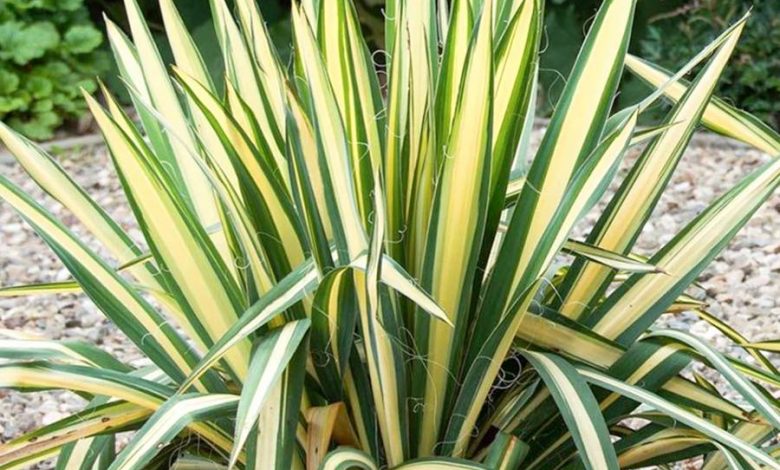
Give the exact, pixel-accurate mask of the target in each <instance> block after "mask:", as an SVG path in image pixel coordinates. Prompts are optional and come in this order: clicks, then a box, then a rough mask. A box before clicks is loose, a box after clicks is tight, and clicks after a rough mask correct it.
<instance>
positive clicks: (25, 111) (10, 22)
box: [0, 0, 109, 139]
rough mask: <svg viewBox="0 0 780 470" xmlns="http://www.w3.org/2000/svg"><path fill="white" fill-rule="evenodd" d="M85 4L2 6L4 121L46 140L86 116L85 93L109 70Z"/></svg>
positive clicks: (19, 2) (0, 108) (70, 0)
mask: <svg viewBox="0 0 780 470" xmlns="http://www.w3.org/2000/svg"><path fill="white" fill-rule="evenodd" d="M102 42H103V35H102V34H101V32H100V31H99V30H98V29H97V28H95V27H94V26H93V23H92V20H91V19H90V17H89V14H88V12H87V9H86V8H85V6H84V4H83V0H2V1H0V120H3V121H4V122H6V123H7V124H9V125H10V126H11V127H13V128H15V129H17V130H19V131H20V132H22V133H23V134H25V135H27V136H28V137H31V138H33V139H47V138H50V137H51V136H52V135H53V131H54V130H55V129H56V128H57V127H59V126H60V125H61V124H62V123H63V121H64V120H66V119H72V118H78V117H80V116H81V115H83V114H84V112H85V111H86V108H85V104H84V100H83V99H82V98H81V93H80V89H81V88H82V87H83V88H84V89H86V90H87V91H93V90H94V89H95V88H96V83H95V80H94V77H95V76H96V75H98V74H100V73H102V72H103V71H105V70H106V69H107V67H108V62H109V59H108V55H107V54H106V53H105V51H103V50H100V45H101V44H102Z"/></svg>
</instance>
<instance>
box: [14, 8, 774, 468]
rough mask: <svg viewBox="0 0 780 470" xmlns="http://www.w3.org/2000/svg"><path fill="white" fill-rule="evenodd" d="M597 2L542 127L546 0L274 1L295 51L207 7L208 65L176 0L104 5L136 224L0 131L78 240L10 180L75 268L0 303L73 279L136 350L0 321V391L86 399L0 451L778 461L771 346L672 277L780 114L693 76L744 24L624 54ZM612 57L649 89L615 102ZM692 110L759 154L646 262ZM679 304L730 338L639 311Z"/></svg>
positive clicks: (20, 459)
mask: <svg viewBox="0 0 780 470" xmlns="http://www.w3.org/2000/svg"><path fill="white" fill-rule="evenodd" d="M600 3H601V6H600V8H599V10H598V12H597V13H596V15H595V16H594V19H593V21H592V22H591V23H590V25H589V30H588V32H587V34H586V36H585V38H584V42H583V45H582V48H581V51H580V54H579V56H578V58H577V60H576V63H575V64H574V67H573V69H572V71H571V73H570V75H569V78H568V80H567V81H566V86H565V88H564V91H563V94H562V97H561V99H560V101H559V102H558V103H557V106H556V108H555V112H554V113H553V116H552V118H551V120H550V122H549V125H548V126H547V128H546V130H544V131H543V132H544V134H543V136H542V139H541V143H540V145H539V146H538V148H532V146H531V145H530V142H531V141H532V138H531V137H532V133H533V132H535V131H534V111H535V95H536V93H537V83H538V71H539V55H540V52H541V50H542V49H543V48H544V41H543V40H542V38H543V36H544V30H543V25H544V24H545V23H544V12H545V7H544V2H543V0H451V1H446V0H387V1H386V2H385V10H384V12H385V26H386V31H385V41H384V43H385V47H386V50H385V51H372V50H370V49H369V45H368V44H369V41H367V40H366V38H365V37H364V32H363V30H362V28H361V20H360V17H359V16H360V14H361V11H363V7H362V6H361V5H356V4H355V3H353V2H352V1H347V0H343V1H342V0H294V1H293V2H292V6H291V13H290V15H291V25H292V36H293V38H292V39H293V50H294V53H293V57H292V59H291V61H290V63H289V64H287V63H282V62H281V61H280V58H279V57H280V56H279V54H278V53H277V51H276V46H275V45H274V42H273V41H272V38H271V35H270V33H269V30H268V28H267V26H266V23H265V20H264V18H263V15H262V2H255V1H254V0H236V1H231V2H227V1H225V0H210V1H209V5H210V8H211V12H212V17H213V20H214V28H215V31H216V33H217V40H218V46H219V48H220V50H221V56H222V59H223V60H224V71H225V80H224V89H221V88H218V87H217V86H216V84H217V83H222V82H223V80H219V79H217V78H220V77H212V76H210V74H209V71H208V68H207V67H206V66H205V63H206V62H207V61H206V60H205V59H210V58H206V57H202V55H201V54H202V53H203V52H205V51H206V50H212V49H211V48H205V47H203V46H204V45H202V44H198V43H197V41H195V40H194V37H196V36H193V35H192V34H191V33H190V31H188V30H187V27H186V23H185V22H184V20H183V19H182V15H181V14H180V12H179V11H178V10H177V5H178V4H181V2H174V1H173V0H160V11H161V13H162V20H163V24H164V27H165V33H166V34H165V37H164V38H158V37H157V36H156V35H153V34H152V32H151V31H152V30H151V29H150V26H149V25H148V24H147V22H146V20H145V19H144V18H143V16H142V13H141V12H142V10H141V8H140V7H139V5H138V3H137V2H136V0H125V6H126V9H127V17H128V26H129V31H128V32H129V35H128V34H126V33H125V32H123V31H122V30H121V29H120V28H119V27H118V26H117V25H114V24H112V23H110V22H109V23H108V24H107V32H108V38H109V41H110V43H111V48H112V50H113V52H114V56H115V58H116V62H117V65H118V70H119V71H120V73H121V79H122V81H123V82H124V83H125V85H126V86H127V89H128V91H129V94H130V97H131V104H132V107H133V108H134V112H128V111H127V110H126V109H124V108H123V107H122V105H121V104H120V103H119V102H118V101H117V100H116V99H115V98H114V97H113V95H112V94H111V93H110V92H109V91H108V90H107V89H105V88H103V90H102V91H103V98H102V101H99V100H98V99H96V98H93V97H87V101H88V104H89V107H90V109H91V110H92V113H93V114H94V116H95V121H96V123H97V125H98V127H99V128H100V131H101V133H102V134H103V136H104V138H105V141H106V148H107V151H108V152H109V154H110V156H111V161H112V163H113V166H114V169H115V171H116V173H117V175H118V177H119V180H120V182H121V184H122V188H123V191H124V193H125V195H126V196H127V200H128V202H129V205H130V208H131V210H132V213H133V215H134V216H135V219H136V222H137V224H138V226H139V228H140V233H141V235H142V240H140V241H139V242H138V243H136V242H134V241H132V240H131V238H130V237H129V236H128V235H127V234H126V233H125V231H124V229H123V228H122V227H121V226H120V225H119V224H117V223H116V222H115V221H114V220H112V219H111V217H110V216H109V215H108V214H107V212H106V211H105V210H104V209H102V208H101V207H100V206H99V205H98V204H97V203H96V202H95V201H94V200H93V199H92V198H91V196H90V195H89V194H88V193H87V192H86V191H85V190H84V189H83V188H81V187H80V186H79V185H78V184H77V182H75V181H74V180H73V179H72V178H70V177H69V176H68V175H67V174H66V172H65V171H64V170H63V169H62V167H60V166H59V165H58V163H57V162H56V160H54V159H53V158H52V157H50V156H49V155H47V154H46V153H45V152H43V151H42V150H41V149H39V148H38V147H37V146H36V145H35V144H33V143H31V142H29V141H28V140H26V139H24V138H22V137H20V136H19V135H17V134H16V133H14V132H13V131H11V130H10V129H9V128H8V127H6V126H5V125H2V124H0V141H2V142H3V143H4V144H5V146H6V147H7V148H8V149H9V150H10V152H11V153H12V154H14V155H15V156H16V159H17V161H18V164H19V165H20V166H21V167H22V168H23V169H24V170H25V171H26V172H27V173H28V174H29V176H30V178H31V179H32V180H33V181H34V182H35V183H37V184H38V185H39V186H40V187H41V189H43V190H44V192H45V193H47V195H48V196H51V198H53V199H54V200H55V201H57V202H59V203H60V204H61V205H62V206H63V207H64V209H66V210H67V212H69V213H70V214H72V216H73V217H74V218H75V219H76V220H77V221H78V222H79V223H80V224H81V225H83V227H85V228H86V231H87V235H88V236H89V237H91V238H90V239H89V240H82V239H80V238H79V237H77V236H76V235H75V233H74V231H72V230H70V229H69V228H68V227H67V226H66V225H65V224H64V223H63V222H62V221H60V220H57V219H56V218H55V217H54V215H53V214H52V212H50V211H48V210H47V209H46V205H45V204H44V202H43V201H37V200H34V199H33V198H32V197H31V196H29V195H27V194H25V192H24V191H23V190H22V189H21V186H20V185H19V184H18V182H12V181H10V180H8V179H7V178H4V177H0V198H2V200H4V201H5V202H6V203H7V205H8V206H9V207H10V208H12V209H13V210H15V211H16V212H17V213H19V215H20V216H21V217H22V218H23V219H24V220H25V221H27V222H28V223H29V224H30V225H31V227H32V229H33V230H35V231H36V232H37V233H38V235H39V236H40V237H41V238H42V239H43V241H44V242H46V244H47V245H48V246H49V247H50V248H51V249H52V250H53V251H54V253H55V254H56V255H57V256H58V257H59V258H60V260H61V261H62V263H63V264H64V266H65V267H66V268H67V269H68V271H69V272H70V274H71V278H70V279H68V280H64V281H57V282H45V283H33V284H23V285H19V284H13V280H11V282H12V284H11V285H8V286H2V287H0V297H2V296H18V295H36V294H49V295H52V294H54V295H56V294H64V293H74V292H83V293H84V294H86V295H87V296H88V297H89V298H90V299H91V300H92V301H93V302H94V303H95V305H96V306H97V307H98V308H99V309H100V310H101V311H103V313H104V314H105V315H106V316H107V317H108V318H109V319H110V320H111V321H113V322H114V324H115V325H116V326H117V327H118V328H119V329H120V330H121V331H122V333H123V334H124V335H126V336H127V338H128V339H129V340H130V341H132V342H133V343H134V344H135V345H136V346H137V347H138V349H139V350H140V351H141V352H142V353H143V354H144V355H145V358H146V359H147V360H145V361H144V362H143V365H141V366H138V365H137V364H135V363H133V364H126V363H124V362H121V361H120V360H118V359H117V358H115V357H113V356H112V355H110V354H109V353H108V352H105V351H103V350H102V349H100V348H98V347H97V346H94V345H91V344H88V343H84V342H79V341H63V340H53V339H46V338H39V337H32V336H30V335H27V334H24V333H22V332H11V331H8V330H2V331H0V387H2V388H9V389H15V390H20V391H31V390H49V389H65V390H71V391H73V392H76V393H78V394H79V395H81V396H82V397H85V398H87V399H89V404H88V405H87V407H86V409H85V410H83V411H81V412H79V413H77V414H75V415H73V416H70V417H68V418H65V419H62V420H60V421H58V422H55V423H52V424H49V425H47V426H44V427H42V428H41V429H38V430H35V431H32V432H30V433H27V434H25V435H23V436H20V437H18V438H16V439H14V440H12V441H9V442H7V443H4V444H0V469H5V468H22V467H25V466H30V465H32V464H34V463H36V462H38V461H41V460H43V459H47V458H52V457H56V458H58V468H59V469H63V470H65V469H87V468H89V469H105V468H112V469H118V468H121V469H125V468H126V469H136V468H176V469H229V468H241V469H258V470H264V469H278V470H288V469H290V468H294V469H304V468H305V469H311V470H314V469H317V468H322V469H344V470H346V469H356V468H357V469H367V470H375V469H379V468H395V469H410V470H411V469H423V470H428V469H451V468H463V469H502V470H504V469H506V470H510V469H531V470H535V469H544V470H547V469H563V468H567V469H569V468H591V469H597V470H602V469H612V468H636V467H640V466H650V465H655V466H659V467H664V466H666V467H669V466H671V465H673V464H674V463H675V462H679V461H681V460H685V459H689V458H694V457H703V458H704V463H703V468H705V469H707V470H720V469H725V468H780V464H779V463H778V460H777V459H778V455H780V450H778V449H777V448H776V447H772V446H771V443H772V442H774V441H775V440H776V438H777V437H778V432H779V431H780V412H779V411H778V406H777V401H776V399H775V398H774V397H773V396H772V395H771V393H770V388H769V387H770V386H771V387H777V386H780V374H778V369H777V367H776V366H775V365H774V364H773V362H772V361H771V360H770V357H769V356H768V354H770V353H776V352H779V351H780V345H779V344H780V342H778V341H762V342H756V341H754V338H746V337H745V336H743V335H742V334H740V332H738V331H736V330H735V329H733V328H732V327H730V326H729V325H728V324H727V323H726V322H725V321H724V320H722V319H719V318H717V317H715V316H713V315H712V314H710V313H708V311H707V305H706V301H704V300H700V299H699V298H697V297H695V295H694V293H693V292H688V291H687V289H688V288H689V287H690V286H692V285H694V284H695V283H696V279H697V276H698V275H699V274H700V273H701V272H702V270H703V269H704V268H705V267H706V265H707V264H708V263H709V262H710V261H711V260H712V259H713V258H714V257H715V256H717V254H718V252H719V251H720V250H722V249H723V248H724V247H725V246H726V245H727V244H728V243H729V241H730V240H731V239H732V238H733V237H734V236H735V234H736V233H737V232H738V231H739V230H740V228H741V227H742V226H744V225H745V224H746V223H747V221H748V219H749V217H750V215H751V214H753V213H754V212H755V211H756V210H757V209H758V208H759V207H760V206H761V204H762V203H763V202H764V201H766V199H767V198H769V197H770V196H771V195H772V194H773V192H774V191H775V189H776V188H777V186H778V184H780V159H778V158H777V156H778V155H777V154H778V153H780V135H778V134H777V133H776V132H774V131H773V130H771V129H770V128H768V127H767V126H765V125H764V124H762V123H760V122H758V121H757V120H756V119H754V118H752V117H751V116H750V115H748V114H747V113H745V112H744V111H741V110H739V109H737V108H734V107H732V106H731V105H729V104H727V103H725V102H724V101H722V100H720V99H718V98H717V97H715V96H713V91H714V90H715V89H716V86H717V83H718V79H719V77H720V76H721V74H722V72H723V70H724V69H725V68H726V67H728V66H730V65H729V59H730V57H731V55H732V52H733V50H734V48H735V46H736V44H737V42H738V40H739V36H740V33H741V31H742V30H743V29H744V28H745V27H749V26H747V25H746V18H745V19H742V20H740V21H738V22H736V23H734V24H733V25H730V26H729V27H727V28H726V29H725V30H724V31H722V32H721V34H720V36H718V37H717V38H716V39H715V40H714V41H713V42H712V43H710V44H709V45H708V46H707V47H705V48H704V49H703V50H702V51H701V52H700V53H699V54H697V55H696V56H695V57H692V58H691V60H690V61H689V63H688V64H686V65H685V66H684V67H683V68H682V69H680V70H679V71H674V72H667V71H665V70H663V69H662V68H660V67H657V66H655V65H653V64H650V63H648V62H645V61H644V60H642V59H640V58H637V57H634V56H631V55H629V54H627V50H628V45H629V44H630V41H631V31H632V24H633V18H634V11H635V8H636V3H637V2H636V1H635V0H604V1H603V2H600ZM158 41H164V42H167V44H159V43H158ZM158 48H163V49H170V51H171V52H172V57H173V59H174V62H175V63H174V64H166V63H164V62H163V59H162V57H163V55H161V54H160V52H159V50H158ZM382 53H383V54H384V60H376V59H377V57H378V55H379V54H382ZM209 62H210V60H209ZM377 62H381V63H382V64H378V63H377ZM624 68H626V69H627V70H629V71H630V72H632V73H633V74H635V75H637V76H639V77H640V78H641V79H643V80H644V81H645V82H646V83H647V84H648V85H649V86H650V91H649V93H648V96H647V97H646V98H645V99H643V100H642V101H640V102H639V103H637V104H636V105H633V106H629V107H627V108H625V109H616V108H615V105H614V104H615V97H616V95H617V93H618V92H619V87H620V81H621V77H622V74H623V71H624ZM692 71H696V75H695V76H694V78H693V79H692V80H691V81H686V79H684V78H683V77H685V76H687V75H688V74H689V73H690V72H692ZM660 97H666V98H668V99H670V100H671V101H673V102H674V106H673V109H672V110H671V111H670V113H669V115H668V116H666V117H665V118H664V119H663V120H661V121H660V122H657V123H653V124H652V125H650V126H644V125H642V126H640V123H643V121H642V119H643V117H644V112H645V111H646V110H647V109H648V107H649V106H650V105H651V104H652V103H654V102H655V101H656V100H657V99H659V98H660ZM131 116H134V118H133V117H131ZM700 124H703V125H704V126H705V127H707V128H709V129H711V130H713V131H715V132H718V133H720V134H723V135H725V136H727V137H730V138H734V139H737V140H740V141H743V142H745V143H747V144H749V145H752V146H754V147H756V148H758V149H759V150H762V151H764V152H766V153H769V154H770V158H769V159H768V160H767V162H766V163H764V164H763V165H762V166H760V167H759V168H758V169H756V170H754V171H753V172H752V173H751V174H749V175H745V176H744V177H743V179H742V180H741V181H740V182H739V183H738V184H737V185H736V186H735V187H734V188H732V189H731V190H729V191H727V192H725V193H724V194H722V195H721V196H719V197H718V198H717V199H715V200H714V201H713V202H712V203H711V204H710V205H709V206H708V207H707V208H706V209H705V210H703V211H702V212H701V213H700V214H699V215H698V216H697V217H696V218H695V219H693V220H692V221H691V222H690V223H689V224H688V225H687V226H686V227H685V228H684V229H683V230H682V231H681V232H680V233H678V234H676V235H675V236H674V237H673V238H672V239H671V241H670V242H669V243H667V244H666V245H665V246H664V247H662V249H661V250H660V251H658V252H657V253H654V254H650V255H649V256H639V255H638V254H637V251H638V250H637V248H636V247H635V241H636V239H637V237H638V236H639V235H640V233H641V232H642V229H643V227H644V225H645V224H646V222H647V220H648V218H649V217H650V214H651V213H652V212H653V210H654V209H655V206H656V204H657V202H658V200H659V197H660V196H661V194H662V193H663V191H664V189H665V187H666V185H667V184H668V182H669V180H670V178H671V177H672V174H673V172H674V169H675V167H676V166H677V164H678V162H679V160H680V159H681V158H683V155H684V151H685V148H686V146H687V144H688V143H689V141H690V140H691V138H692V136H693V135H694V133H695V132H696V131H697V129H698V127H699V125H700ZM540 132H541V131H540ZM634 148H639V150H638V153H640V155H639V157H638V159H636V160H635V161H634V160H631V159H629V160H626V159H624V157H625V156H626V154H627V153H628V152H629V151H631V150H632V149H634ZM625 166H628V167H629V168H628V176H626V177H624V178H621V177H619V175H620V174H621V173H620V172H619V169H620V168H621V167H625ZM610 187H617V188H618V189H617V191H616V192H612V191H610V190H609V188H610ZM599 202H604V203H605V204H603V205H600V204H599ZM599 207H604V209H603V210H600V209H598V208H599ZM599 210H600V212H599V213H598V214H597V217H598V222H597V223H596V225H595V226H594V227H593V228H592V229H590V231H589V232H588V233H587V234H586V235H585V237H584V238H583V239H582V240H576V239H574V238H572V235H571V233H572V232H573V231H574V229H575V227H578V224H579V223H580V222H581V221H582V220H583V218H584V217H585V216H586V215H587V214H589V213H592V212H594V211H599ZM93 242H97V243H98V244H99V245H100V249H95V248H93V245H94V243H93ZM99 252H100V253H103V252H105V253H107V256H108V258H106V259H103V258H101V257H99V256H98V254H97V253H99ZM683 311H694V312H695V313H697V314H698V315H699V316H700V317H701V318H702V319H704V320H705V321H707V322H708V323H709V324H710V325H712V326H713V327H714V328H716V329H717V330H719V331H720V332H722V333H723V334H724V335H725V336H726V337H727V338H728V339H730V340H731V341H732V342H733V345H734V347H735V348H737V349H739V350H741V351H743V352H744V353H745V354H744V355H742V356H731V355H728V354H724V353H722V352H718V351H716V350H715V349H713V348H712V346H710V345H708V344H706V343H705V342H704V341H702V340H700V339H698V338H695V337H693V336H691V335H690V334H688V333H685V332H680V331H670V330H656V329H654V328H653V324H654V323H655V321H656V320H657V319H658V318H659V316H661V315H663V314H678V313H680V312H683ZM748 355H749V356H750V357H751V358H752V360H751V361H747V360H745V356H748ZM693 362H699V363H701V364H703V365H704V366H707V367H710V368H711V369H712V370H714V371H717V373H718V374H719V375H720V376H721V377H722V378H723V379H724V380H725V382H727V383H728V384H729V386H730V387H731V388H732V389H733V390H734V391H736V392H738V393H739V394H740V395H741V399H740V400H739V401H732V400H729V399H728V398H726V397H727V396H729V395H726V394H724V393H723V392H724V390H721V389H719V387H716V386H715V385H713V383H715V382H714V381H712V382H711V381H710V380H708V379H707V378H705V377H702V376H701V375H698V374H693V375H690V374H687V373H686V367H688V366H689V365H690V364H691V363H693ZM691 377H693V378H691ZM126 431H132V432H134V434H133V435H132V437H131V438H130V440H129V442H128V443H127V444H126V445H125V446H124V447H122V448H116V444H117V442H120V441H119V440H117V439H116V434H118V433H120V432H126Z"/></svg>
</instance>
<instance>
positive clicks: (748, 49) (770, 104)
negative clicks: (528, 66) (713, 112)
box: [539, 0, 780, 129]
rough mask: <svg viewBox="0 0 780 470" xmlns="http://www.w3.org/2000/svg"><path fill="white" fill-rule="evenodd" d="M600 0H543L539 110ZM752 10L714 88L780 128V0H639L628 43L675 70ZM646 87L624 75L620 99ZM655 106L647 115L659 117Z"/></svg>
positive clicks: (546, 108) (549, 99) (545, 108)
mask: <svg viewBox="0 0 780 470" xmlns="http://www.w3.org/2000/svg"><path fill="white" fill-rule="evenodd" d="M601 3H602V2H601V0H548V5H549V8H548V10H547V13H548V16H547V18H546V20H545V23H546V27H547V34H546V41H547V47H546V50H545V53H544V54H543V55H542V62H541V67H542V70H541V73H540V75H539V78H540V81H541V99H540V100H539V108H540V113H542V114H549V113H550V111H551V110H552V108H553V106H554V105H555V103H556V101H557V97H558V95H559V94H560V92H561V90H562V89H563V77H566V76H567V75H568V73H569V70H570V69H571V66H572V64H573V63H574V59H575V58H576V54H577V51H578V49H579V45H580V44H581V42H582V38H583V37H584V35H585V31H586V30H587V27H588V26H589V21H590V19H591V18H592V17H593V14H594V12H595V11H596V9H597V8H598V6H599V5H600V4H601ZM751 8H752V15H751V18H750V21H749V22H748V26H747V28H745V31H744V33H743V35H742V38H741V40H740V42H739V45H738V46H737V49H736V51H735V53H734V58H733V59H732V61H731V64H730V65H729V67H727V68H726V70H725V71H724V74H723V77H722V79H721V81H720V83H719V86H718V90H717V95H718V96H720V97H722V98H724V99H726V101H728V102H731V103H739V104H740V107H741V108H743V109H745V110H747V111H749V112H751V113H752V114H754V115H756V116H757V117H758V118H759V119H761V120H763V121H764V122H766V123H768V124H770V125H771V126H772V127H774V128H775V129H780V2H778V1H776V0H656V1H645V2H639V3H638V4H637V10H636V17H635V21H634V34H633V39H632V43H631V46H630V51H631V52H632V53H633V54H636V55H638V56H640V57H643V58H645V59H648V60H650V61H652V62H654V63H657V64H658V65H661V66H663V67H665V68H667V69H671V70H676V69H678V68H679V67H681V66H682V65H683V64H685V63H686V62H687V61H688V60H690V58H691V57H693V56H694V55H695V54H696V53H697V52H698V51H699V50H701V48H702V47H703V46H704V45H706V44H708V43H709V42H710V41H712V40H713V39H714V38H715V37H716V36H717V35H718V34H719V33H720V32H721V31H723V30H724V29H725V28H726V27H728V25H730V24H732V23H733V22H735V21H736V20H737V19H738V18H739V17H741V16H742V15H743V14H744V13H745V12H746V11H747V10H749V9H751ZM646 94H647V88H646V87H645V86H644V85H643V84H641V83H640V82H639V81H638V80H637V79H635V78H634V77H632V76H630V75H627V76H626V77H625V80H624V83H623V86H622V89H621V94H620V98H619V102H618V106H621V107H622V106H627V105H628V104H630V103H634V102H637V101H638V100H639V99H641V98H642V97H643V96H645V95H646ZM666 109H668V108H667V107H665V106H659V107H658V108H657V109H656V110H655V112H654V113H650V116H654V117H656V118H660V117H661V116H662V115H663V113H664V112H665V111H666Z"/></svg>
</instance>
